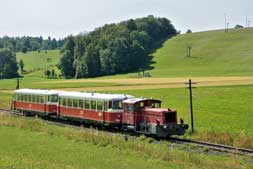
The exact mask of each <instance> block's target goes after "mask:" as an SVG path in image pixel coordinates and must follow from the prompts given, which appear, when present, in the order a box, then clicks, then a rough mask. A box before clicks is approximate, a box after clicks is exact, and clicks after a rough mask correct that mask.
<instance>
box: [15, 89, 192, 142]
mask: <svg viewBox="0 0 253 169" xmlns="http://www.w3.org/2000/svg"><path fill="white" fill-rule="evenodd" d="M161 103H162V101H161V100H156V99H153V98H144V97H141V98H136V97H134V96H131V95H126V94H108V93H95V92H67V91H57V90H42V89H18V90H15V92H14V96H13V101H12V109H13V111H14V112H16V113H20V114H23V115H25V116H29V115H36V116H42V117H45V116H46V117H51V118H57V119H60V120H69V121H76V122H80V123H84V124H90V125H99V126H104V127H109V128H117V129H119V130H122V131H129V132H135V133H140V134H145V135H152V136H156V137H158V138H167V137H170V136H172V135H184V133H185V131H186V130H187V129H188V125H187V124H184V121H183V119H182V118H180V121H179V123H178V119H177V111H176V110H174V109H170V108H167V109H165V108H161Z"/></svg>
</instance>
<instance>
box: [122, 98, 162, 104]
mask: <svg viewBox="0 0 253 169" xmlns="http://www.w3.org/2000/svg"><path fill="white" fill-rule="evenodd" d="M144 100H152V101H153V102H158V103H161V101H160V100H155V99H152V98H151V99H147V98H131V99H127V100H124V103H127V104H135V103H137V102H141V101H144Z"/></svg>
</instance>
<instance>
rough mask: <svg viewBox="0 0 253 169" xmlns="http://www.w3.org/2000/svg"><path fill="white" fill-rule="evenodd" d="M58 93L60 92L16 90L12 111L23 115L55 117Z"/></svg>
mask: <svg viewBox="0 0 253 169" xmlns="http://www.w3.org/2000/svg"><path fill="white" fill-rule="evenodd" d="M59 93H60V91H54V90H34V89H19V90H16V91H15V95H14V100H13V109H14V110H16V111H18V112H19V113H22V114H24V115H31V114H38V115H41V116H46V115H56V114H57V106H58V94H59Z"/></svg>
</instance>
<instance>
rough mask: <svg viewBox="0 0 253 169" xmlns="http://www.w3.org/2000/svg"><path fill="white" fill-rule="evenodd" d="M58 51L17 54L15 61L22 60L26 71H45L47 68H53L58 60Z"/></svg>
mask: <svg viewBox="0 0 253 169" xmlns="http://www.w3.org/2000/svg"><path fill="white" fill-rule="evenodd" d="M60 57H61V55H60V51H59V50H48V51H47V52H45V51H41V52H37V51H33V52H27V53H21V52H20V53H17V61H19V60H20V59H22V60H23V61H24V64H25V67H24V69H25V70H26V71H32V70H35V69H45V68H47V67H51V66H55V65H56V64H57V63H58V62H59V60H60Z"/></svg>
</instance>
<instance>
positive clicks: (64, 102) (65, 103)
mask: <svg viewBox="0 0 253 169" xmlns="http://www.w3.org/2000/svg"><path fill="white" fill-rule="evenodd" d="M62 105H63V106H67V100H66V99H64V98H63V99H62Z"/></svg>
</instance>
